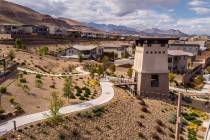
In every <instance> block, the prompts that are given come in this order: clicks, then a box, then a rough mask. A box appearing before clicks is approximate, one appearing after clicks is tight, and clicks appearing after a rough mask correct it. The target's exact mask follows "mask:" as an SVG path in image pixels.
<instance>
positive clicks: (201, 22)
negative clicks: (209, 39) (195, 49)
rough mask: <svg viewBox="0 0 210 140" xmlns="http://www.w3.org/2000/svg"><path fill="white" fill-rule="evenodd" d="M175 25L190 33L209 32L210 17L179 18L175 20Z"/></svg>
mask: <svg viewBox="0 0 210 140" xmlns="http://www.w3.org/2000/svg"><path fill="white" fill-rule="evenodd" d="M176 26H177V27H178V28H179V29H181V30H182V31H185V32H187V33H190V34H204V33H205V34H210V30H209V28H210V17H206V18H192V19H180V20H178V21H177V23H176Z"/></svg>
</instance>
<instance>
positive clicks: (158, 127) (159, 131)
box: [155, 126, 164, 134]
mask: <svg viewBox="0 0 210 140" xmlns="http://www.w3.org/2000/svg"><path fill="white" fill-rule="evenodd" d="M155 129H156V131H157V132H158V133H160V134H163V133H164V132H163V130H162V128H161V127H160V126H156V127H155Z"/></svg>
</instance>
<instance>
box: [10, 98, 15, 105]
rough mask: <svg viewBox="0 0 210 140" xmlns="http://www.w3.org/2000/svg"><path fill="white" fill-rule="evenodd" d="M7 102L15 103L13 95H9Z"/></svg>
mask: <svg viewBox="0 0 210 140" xmlns="http://www.w3.org/2000/svg"><path fill="white" fill-rule="evenodd" d="M9 102H10V103H11V104H14V103H15V96H10V97H9Z"/></svg>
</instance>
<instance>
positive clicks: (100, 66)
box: [97, 65, 104, 76]
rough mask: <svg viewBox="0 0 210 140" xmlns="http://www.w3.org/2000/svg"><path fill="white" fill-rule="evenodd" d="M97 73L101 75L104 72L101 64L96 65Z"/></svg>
mask: <svg viewBox="0 0 210 140" xmlns="http://www.w3.org/2000/svg"><path fill="white" fill-rule="evenodd" d="M97 73H98V75H99V76H101V75H103V74H104V69H103V66H102V65H99V66H98V69H97Z"/></svg>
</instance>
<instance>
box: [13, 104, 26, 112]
mask: <svg viewBox="0 0 210 140" xmlns="http://www.w3.org/2000/svg"><path fill="white" fill-rule="evenodd" d="M15 110H16V112H18V113H24V110H23V108H22V107H21V106H20V105H17V106H16V107H15Z"/></svg>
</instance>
